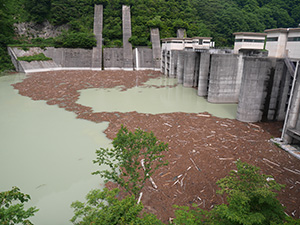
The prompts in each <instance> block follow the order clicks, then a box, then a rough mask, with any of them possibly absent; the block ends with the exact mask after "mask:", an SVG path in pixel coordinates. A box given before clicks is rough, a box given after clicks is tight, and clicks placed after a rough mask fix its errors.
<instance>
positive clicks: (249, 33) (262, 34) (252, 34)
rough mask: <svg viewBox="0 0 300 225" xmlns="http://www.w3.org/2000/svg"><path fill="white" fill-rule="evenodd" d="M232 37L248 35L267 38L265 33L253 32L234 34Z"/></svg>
mask: <svg viewBox="0 0 300 225" xmlns="http://www.w3.org/2000/svg"><path fill="white" fill-rule="evenodd" d="M233 35H249V36H262V37H264V36H267V34H266V33H255V32H236V33H233Z"/></svg>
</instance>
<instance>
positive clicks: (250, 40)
mask: <svg viewBox="0 0 300 225" xmlns="http://www.w3.org/2000/svg"><path fill="white" fill-rule="evenodd" d="M244 42H256V43H263V42H264V40H257V39H244Z"/></svg>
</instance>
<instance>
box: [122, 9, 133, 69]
mask: <svg viewBox="0 0 300 225" xmlns="http://www.w3.org/2000/svg"><path fill="white" fill-rule="evenodd" d="M122 22H123V23H122V24H123V60H124V64H123V69H124V70H133V53H132V45H131V43H130V42H129V41H128V40H129V38H130V37H131V16H130V7H129V6H126V5H123V8H122Z"/></svg>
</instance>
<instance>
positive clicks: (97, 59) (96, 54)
mask: <svg viewBox="0 0 300 225" xmlns="http://www.w3.org/2000/svg"><path fill="white" fill-rule="evenodd" d="M102 30H103V6H102V5H95V9H94V34H95V37H96V40H97V46H96V47H94V48H93V56H92V58H93V62H92V68H98V69H101V68H102Z"/></svg>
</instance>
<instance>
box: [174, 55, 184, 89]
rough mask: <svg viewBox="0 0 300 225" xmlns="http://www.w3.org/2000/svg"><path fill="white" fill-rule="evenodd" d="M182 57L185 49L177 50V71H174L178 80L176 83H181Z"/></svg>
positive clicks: (182, 71)
mask: <svg viewBox="0 0 300 225" xmlns="http://www.w3.org/2000/svg"><path fill="white" fill-rule="evenodd" d="M184 57H185V51H183V50H182V51H178V60H177V71H176V77H177V80H178V84H182V83H183V73H184Z"/></svg>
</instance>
